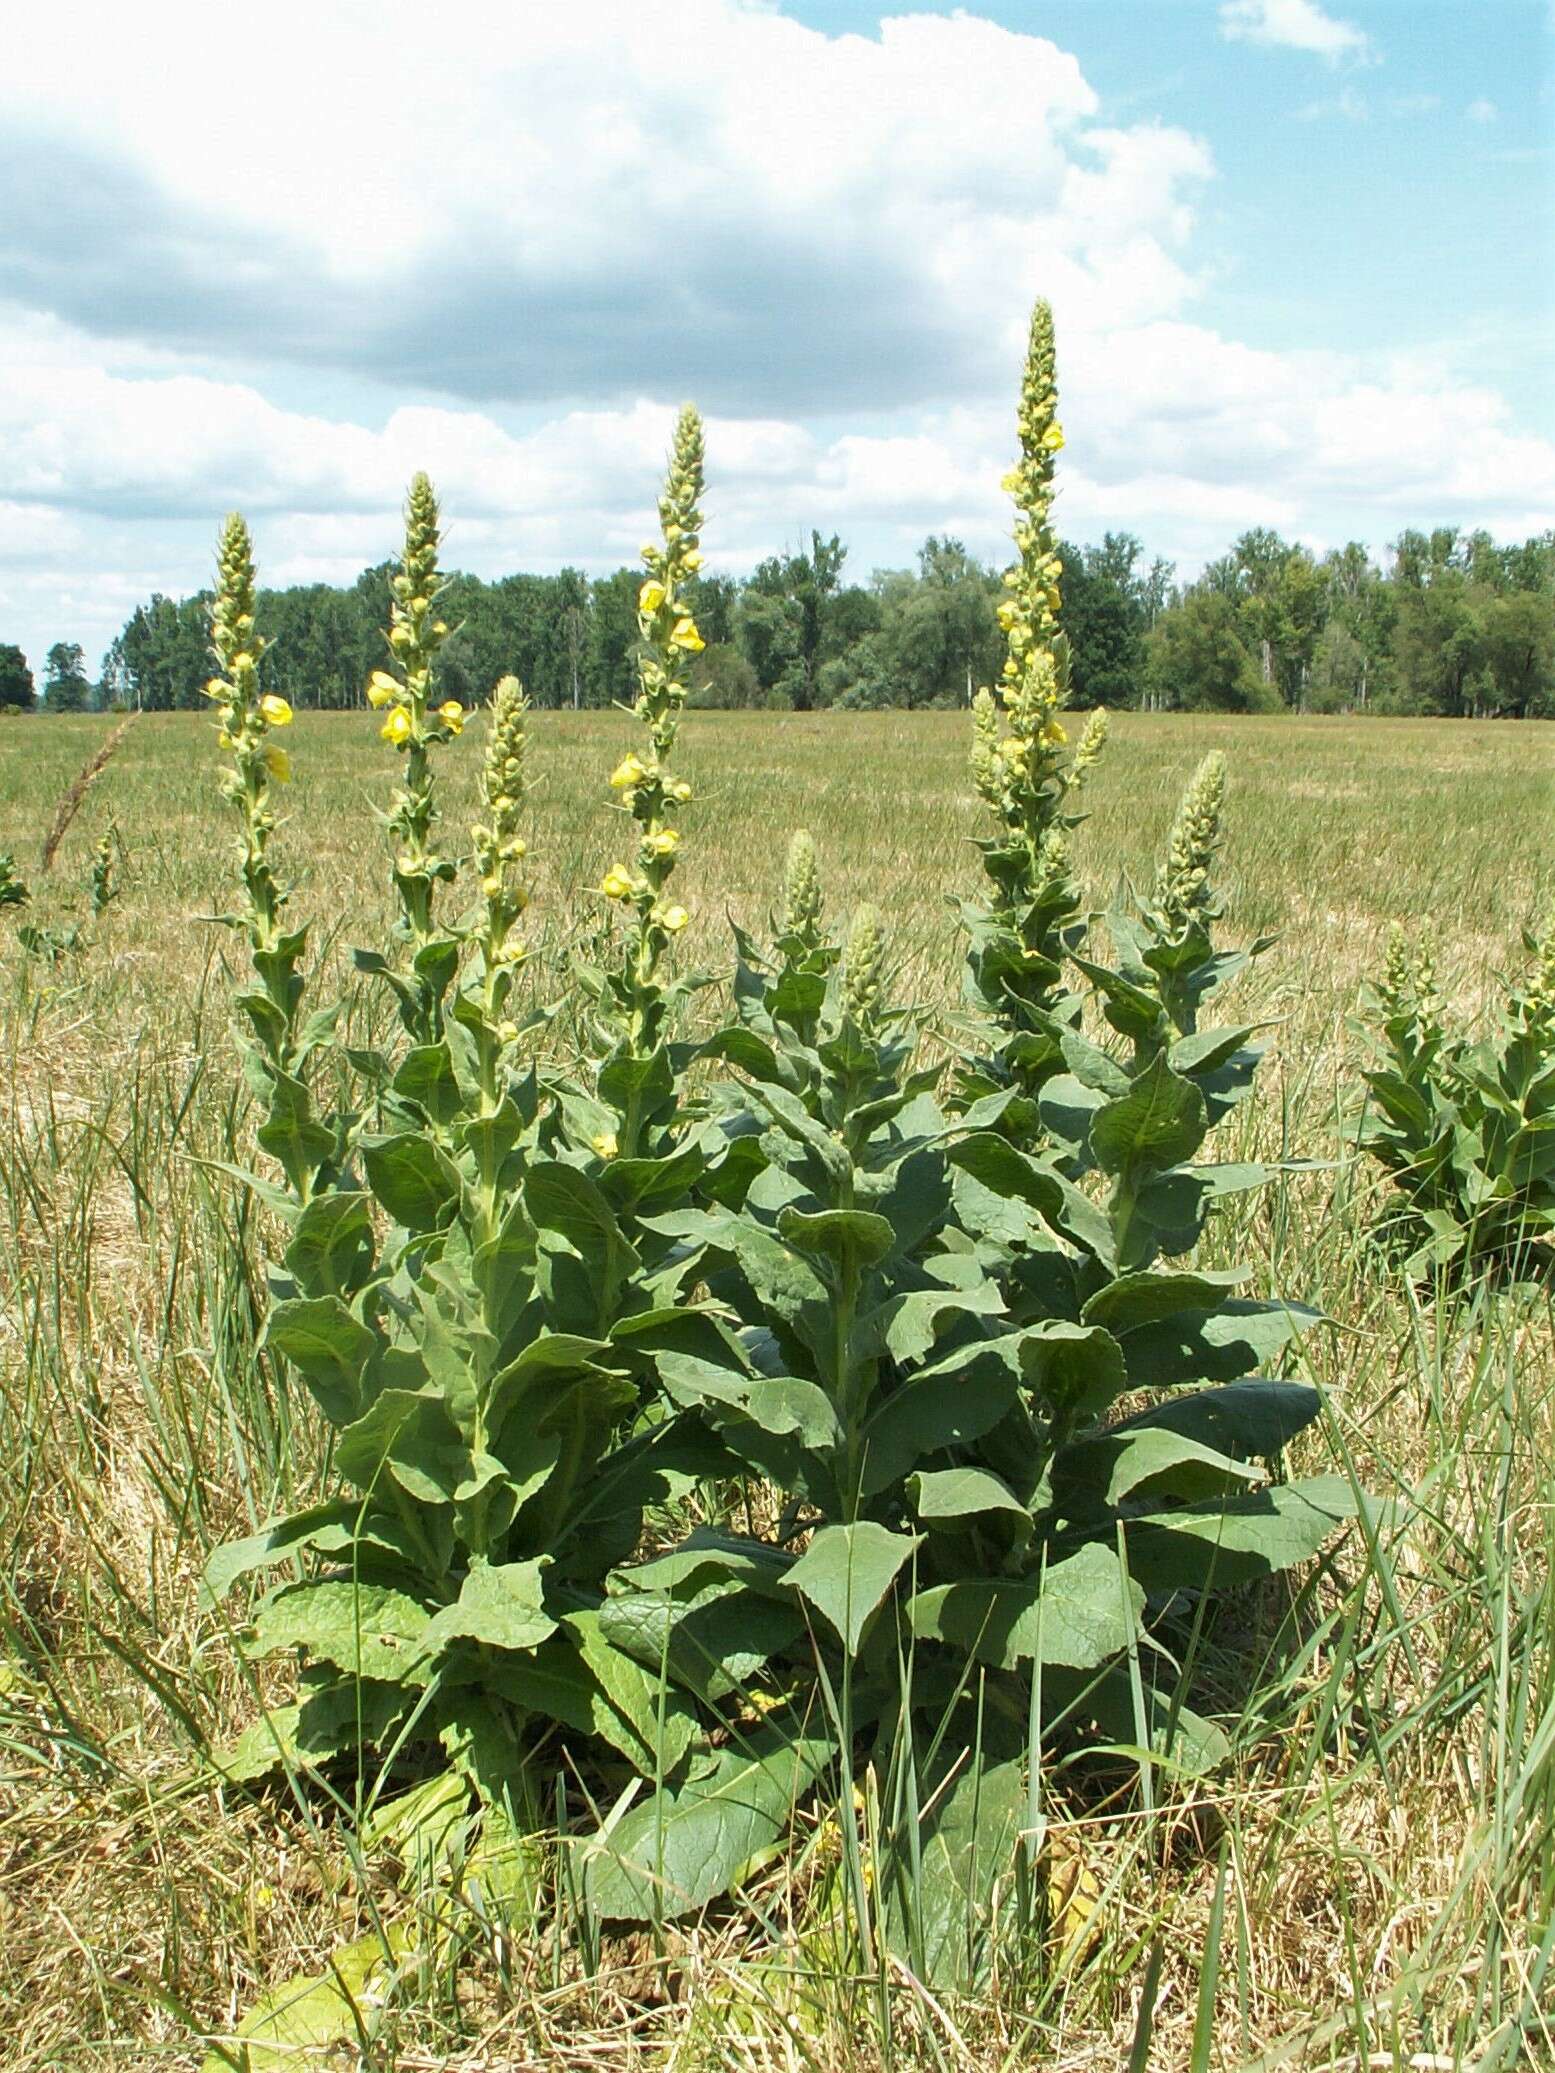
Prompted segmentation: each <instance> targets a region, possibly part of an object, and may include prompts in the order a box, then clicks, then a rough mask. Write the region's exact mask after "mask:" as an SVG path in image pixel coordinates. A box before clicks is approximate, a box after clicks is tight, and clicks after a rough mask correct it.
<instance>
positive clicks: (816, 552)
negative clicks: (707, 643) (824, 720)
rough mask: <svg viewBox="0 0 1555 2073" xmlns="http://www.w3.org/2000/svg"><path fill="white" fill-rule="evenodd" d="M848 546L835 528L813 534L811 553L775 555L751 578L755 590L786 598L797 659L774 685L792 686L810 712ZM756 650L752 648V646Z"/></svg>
mask: <svg viewBox="0 0 1555 2073" xmlns="http://www.w3.org/2000/svg"><path fill="white" fill-rule="evenodd" d="M847 558H848V550H847V548H846V547H844V546H843V544H842V542H841V540H840V539H839V538H838V537H837V535H836V534H835V533H833V534H832V536H831V538H830V539H829V540H823V539H822V538H821V536H820V534H819V533H817V532H812V533H811V535H810V547H809V551H808V553H805V552H801V553H799V554H783V555H771V556H769V557H768V559H767V560H766V561H764V562H762V563H761V564H760V566H759V567H758V568H757V569H756V571H755V573H754V574H753V575H752V577H751V579H750V584H749V589H750V590H751V591H754V592H755V593H756V594H757V595H758V596H763V597H768V598H772V599H776V600H778V601H780V602H781V603H782V604H783V605H784V606H785V607H786V608H787V610H786V612H785V615H784V617H785V620H786V622H787V624H788V625H789V627H790V628H791V640H792V659H791V661H790V663H789V665H788V667H787V668H786V669H785V670H784V672H783V674H782V676H781V677H780V678H778V679H777V680H776V681H775V682H774V683H773V684H772V686H771V688H773V689H777V688H779V686H781V687H782V688H784V689H786V690H787V692H788V695H789V698H790V700H791V701H792V704H793V707H794V710H795V712H799V713H807V712H810V711H812V710H813V708H814V706H815V695H816V682H817V678H818V676H819V674H820V667H821V663H822V661H823V660H824V649H825V643H826V635H827V617H828V607H829V606H830V604H831V602H832V600H833V599H834V598H835V597H836V595H837V591H838V588H839V585H840V584H841V580H842V565H843V563H844V562H845V561H846V560H847ZM746 652H747V654H749V653H750V650H749V648H748V647H747V650H746ZM751 661H752V663H753V664H754V665H755V668H756V672H757V674H758V676H762V678H763V682H764V683H766V681H767V679H766V677H765V675H764V673H763V671H762V668H761V664H760V663H759V662H758V661H757V660H756V657H755V656H754V655H752V656H751Z"/></svg>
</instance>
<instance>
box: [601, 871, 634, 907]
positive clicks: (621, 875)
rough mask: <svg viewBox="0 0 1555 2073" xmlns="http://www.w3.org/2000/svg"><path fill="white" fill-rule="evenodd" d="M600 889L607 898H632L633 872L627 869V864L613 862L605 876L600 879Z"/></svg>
mask: <svg viewBox="0 0 1555 2073" xmlns="http://www.w3.org/2000/svg"><path fill="white" fill-rule="evenodd" d="M599 889H600V891H601V892H602V893H603V894H604V896H605V898H606V899H607V900H626V899H630V897H631V893H632V874H631V872H630V871H628V870H627V868H626V866H625V864H612V865H611V867H610V869H609V870H608V871H607V872H606V873H605V875H604V877H603V878H602V879H601V880H600V881H599Z"/></svg>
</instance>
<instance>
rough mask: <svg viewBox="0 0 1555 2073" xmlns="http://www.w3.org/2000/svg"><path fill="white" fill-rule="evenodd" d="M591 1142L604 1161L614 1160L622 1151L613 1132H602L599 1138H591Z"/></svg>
mask: <svg viewBox="0 0 1555 2073" xmlns="http://www.w3.org/2000/svg"><path fill="white" fill-rule="evenodd" d="M589 1142H590V1143H591V1144H592V1145H593V1147H594V1150H595V1151H596V1152H597V1153H598V1154H599V1156H600V1158H602V1159H613V1158H614V1157H615V1155H616V1153H617V1152H618V1151H619V1150H620V1149H621V1147H620V1145H619V1144H617V1142H616V1134H615V1132H614V1131H613V1130H601V1131H600V1133H599V1135H598V1137H594V1138H591V1139H590V1140H589Z"/></svg>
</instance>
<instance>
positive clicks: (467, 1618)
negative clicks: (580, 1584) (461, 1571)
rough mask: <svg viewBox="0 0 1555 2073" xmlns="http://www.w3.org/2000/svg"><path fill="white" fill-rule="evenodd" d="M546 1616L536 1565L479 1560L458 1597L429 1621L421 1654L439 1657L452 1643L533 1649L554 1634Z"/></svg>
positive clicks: (553, 1627)
mask: <svg viewBox="0 0 1555 2073" xmlns="http://www.w3.org/2000/svg"><path fill="white" fill-rule="evenodd" d="M555 1631H556V1622H555V1620H553V1619H552V1618H551V1617H550V1615H549V1614H548V1613H547V1612H546V1610H545V1606H544V1602H543V1592H542V1587H541V1565H540V1563H538V1562H503V1563H498V1564H491V1563H486V1562H482V1563H480V1564H478V1565H477V1566H476V1567H475V1568H473V1569H472V1570H471V1571H470V1573H469V1575H468V1576H467V1577H466V1578H465V1580H464V1584H463V1586H462V1588H461V1590H460V1592H459V1596H458V1598H457V1599H456V1600H455V1601H454V1603H453V1604H452V1605H446V1606H444V1608H443V1610H442V1611H441V1612H439V1613H437V1614H435V1615H434V1616H433V1618H432V1619H431V1620H430V1621H429V1622H428V1624H427V1627H426V1631H425V1632H424V1633H423V1634H422V1637H421V1643H420V1648H419V1653H420V1654H421V1655H423V1656H425V1657H428V1658H430V1657H434V1656H437V1655H440V1654H441V1653H442V1651H443V1650H444V1649H445V1648H446V1647H447V1646H448V1645H449V1643H450V1642H452V1641H475V1642H479V1643H481V1644H482V1645H483V1646H484V1647H487V1648H503V1649H525V1648H536V1647H538V1646H539V1644H540V1643H541V1642H542V1641H544V1640H545V1639H546V1637H547V1635H550V1634H554V1633H555Z"/></svg>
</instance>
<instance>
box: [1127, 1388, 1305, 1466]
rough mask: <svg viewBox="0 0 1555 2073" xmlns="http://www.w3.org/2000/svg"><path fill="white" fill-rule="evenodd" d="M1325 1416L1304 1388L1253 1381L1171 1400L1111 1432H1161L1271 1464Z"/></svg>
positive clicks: (1139, 1413)
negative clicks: (1270, 1462) (1320, 1414)
mask: <svg viewBox="0 0 1555 2073" xmlns="http://www.w3.org/2000/svg"><path fill="white" fill-rule="evenodd" d="M1321 1410H1322V1398H1321V1397H1320V1396H1319V1395H1318V1393H1317V1391H1316V1390H1315V1389H1312V1388H1309V1387H1308V1385H1307V1384H1306V1383H1305V1382H1270V1381H1266V1380H1265V1379H1264V1378H1263V1377H1262V1376H1252V1377H1250V1378H1249V1379H1248V1380H1247V1381H1245V1382H1228V1383H1226V1384H1225V1385H1224V1387H1223V1388H1220V1389H1203V1390H1199V1391H1197V1392H1196V1393H1195V1394H1194V1395H1192V1396H1174V1397H1170V1398H1168V1400H1167V1401H1166V1402H1165V1403H1161V1404H1152V1405H1151V1406H1150V1408H1149V1409H1148V1410H1144V1411H1136V1412H1135V1414H1134V1416H1133V1417H1132V1418H1125V1419H1123V1420H1122V1421H1121V1422H1120V1423H1119V1424H1117V1425H1115V1426H1113V1427H1112V1430H1113V1431H1114V1432H1141V1431H1144V1430H1146V1429H1147V1428H1151V1427H1159V1428H1160V1429H1161V1430H1163V1431H1166V1432H1178V1433H1183V1434H1185V1435H1186V1436H1187V1437H1189V1438H1190V1439H1196V1440H1201V1441H1202V1442H1203V1443H1204V1445H1205V1446H1207V1447H1218V1448H1219V1449H1220V1450H1221V1452H1222V1453H1225V1454H1234V1455H1236V1456H1238V1457H1239V1458H1240V1459H1241V1460H1244V1461H1268V1460H1270V1459H1272V1458H1273V1456H1274V1455H1276V1454H1278V1453H1279V1452H1280V1451H1281V1450H1282V1448H1284V1447H1287V1446H1289V1444H1290V1442H1291V1441H1292V1440H1293V1439H1294V1438H1295V1437H1296V1435H1297V1433H1298V1432H1303V1431H1305V1430H1306V1428H1307V1426H1309V1425H1311V1424H1312V1423H1313V1421H1314V1420H1315V1419H1316V1418H1317V1417H1318V1415H1319V1413H1320V1412H1321Z"/></svg>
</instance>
